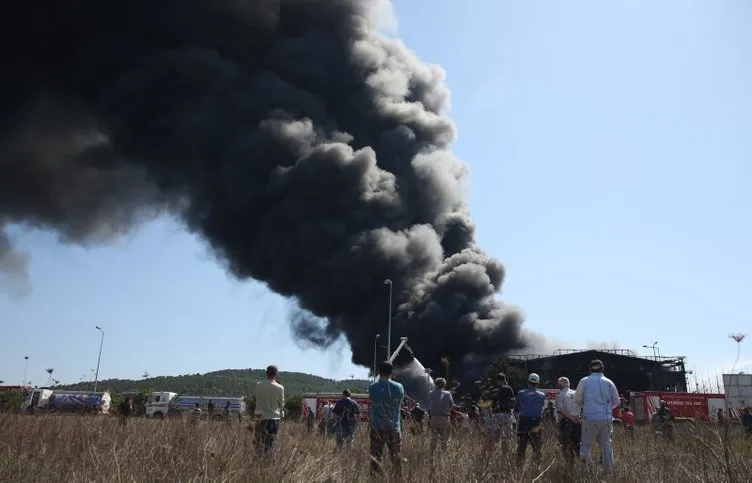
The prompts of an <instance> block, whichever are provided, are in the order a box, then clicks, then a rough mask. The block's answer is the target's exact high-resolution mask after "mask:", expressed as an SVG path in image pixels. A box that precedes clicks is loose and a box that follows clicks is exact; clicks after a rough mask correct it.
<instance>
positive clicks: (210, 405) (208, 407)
mask: <svg viewBox="0 0 752 483" xmlns="http://www.w3.org/2000/svg"><path fill="white" fill-rule="evenodd" d="M206 414H208V416H207V417H208V418H209V419H211V418H212V416H214V401H212V400H211V399H209V402H208V403H207V405H206Z"/></svg>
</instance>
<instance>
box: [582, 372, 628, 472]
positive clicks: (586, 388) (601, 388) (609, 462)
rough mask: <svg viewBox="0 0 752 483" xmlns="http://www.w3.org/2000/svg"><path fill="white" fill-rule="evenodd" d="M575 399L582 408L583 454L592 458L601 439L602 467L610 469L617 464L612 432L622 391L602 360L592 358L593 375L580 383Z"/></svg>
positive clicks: (585, 457)
mask: <svg viewBox="0 0 752 483" xmlns="http://www.w3.org/2000/svg"><path fill="white" fill-rule="evenodd" d="M574 401H575V402H576V403H577V405H578V406H579V407H581V408H582V436H581V443H580V454H581V455H582V457H583V458H584V459H585V460H589V459H590V449H591V447H592V445H593V443H594V442H596V441H598V446H600V447H601V456H602V458H603V467H604V468H605V470H606V471H607V472H611V471H613V468H614V449H613V442H612V440H611V435H612V434H613V431H614V413H613V411H614V408H617V407H619V405H620V404H621V400H620V398H619V391H617V390H616V385H615V384H614V383H613V381H612V380H611V379H609V378H607V377H606V376H604V375H603V362H602V361H601V360H599V359H595V360H593V361H591V362H590V375H589V376H587V377H584V378H582V380H581V381H580V383H579V384H578V385H577V390H576V391H575V394H574Z"/></svg>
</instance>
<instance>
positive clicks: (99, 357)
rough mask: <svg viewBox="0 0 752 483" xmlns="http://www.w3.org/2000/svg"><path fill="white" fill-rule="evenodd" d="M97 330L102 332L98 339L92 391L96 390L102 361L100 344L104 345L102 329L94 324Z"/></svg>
mask: <svg viewBox="0 0 752 483" xmlns="http://www.w3.org/2000/svg"><path fill="white" fill-rule="evenodd" d="M94 328H95V329H97V330H98V331H99V332H101V333H102V337H101V338H100V339H99V356H98V357H97V372H96V373H95V374H94V392H97V382H99V363H100V362H101V361H102V346H103V345H104V329H102V328H101V327H100V326H98V325H97V326H95V327H94Z"/></svg>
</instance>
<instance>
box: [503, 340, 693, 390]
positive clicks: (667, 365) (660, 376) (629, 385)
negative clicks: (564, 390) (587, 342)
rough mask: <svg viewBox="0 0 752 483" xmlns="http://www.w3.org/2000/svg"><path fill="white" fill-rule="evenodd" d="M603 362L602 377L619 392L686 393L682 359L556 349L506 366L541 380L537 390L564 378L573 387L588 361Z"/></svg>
mask: <svg viewBox="0 0 752 483" xmlns="http://www.w3.org/2000/svg"><path fill="white" fill-rule="evenodd" d="M593 359H600V360H602V361H603V365H604V371H603V372H604V374H605V375H606V376H607V377H608V378H610V379H611V380H612V381H614V383H615V384H616V387H617V388H618V389H619V392H622V393H626V392H629V391H673V392H686V391H687V372H686V369H685V365H684V360H685V359H686V357H684V356H680V357H662V356H652V357H639V356H637V355H636V354H635V353H634V352H632V351H630V350H626V349H602V350H577V349H566V350H564V349H560V350H557V351H556V352H555V353H554V354H553V355H540V354H526V355H519V356H511V357H509V358H508V361H509V362H510V364H512V365H513V366H514V367H518V368H520V369H521V370H523V371H525V372H526V373H529V372H535V373H537V374H538V375H539V376H540V377H541V387H544V388H553V387H556V381H557V380H558V379H559V377H562V376H566V377H568V378H569V380H570V381H571V382H572V385H573V387H574V386H576V385H577V382H578V381H579V380H580V379H582V378H583V377H585V376H587V375H588V374H589V373H590V372H589V365H590V361H591V360H593Z"/></svg>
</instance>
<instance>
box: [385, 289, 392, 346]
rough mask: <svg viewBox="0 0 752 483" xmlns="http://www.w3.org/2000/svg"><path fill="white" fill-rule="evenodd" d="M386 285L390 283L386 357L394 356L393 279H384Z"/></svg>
mask: <svg viewBox="0 0 752 483" xmlns="http://www.w3.org/2000/svg"><path fill="white" fill-rule="evenodd" d="M384 284H385V285H389V325H388V326H387V327H388V328H387V333H386V358H387V359H389V358H390V357H392V281H391V280H390V279H388V278H387V279H386V280H384Z"/></svg>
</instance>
